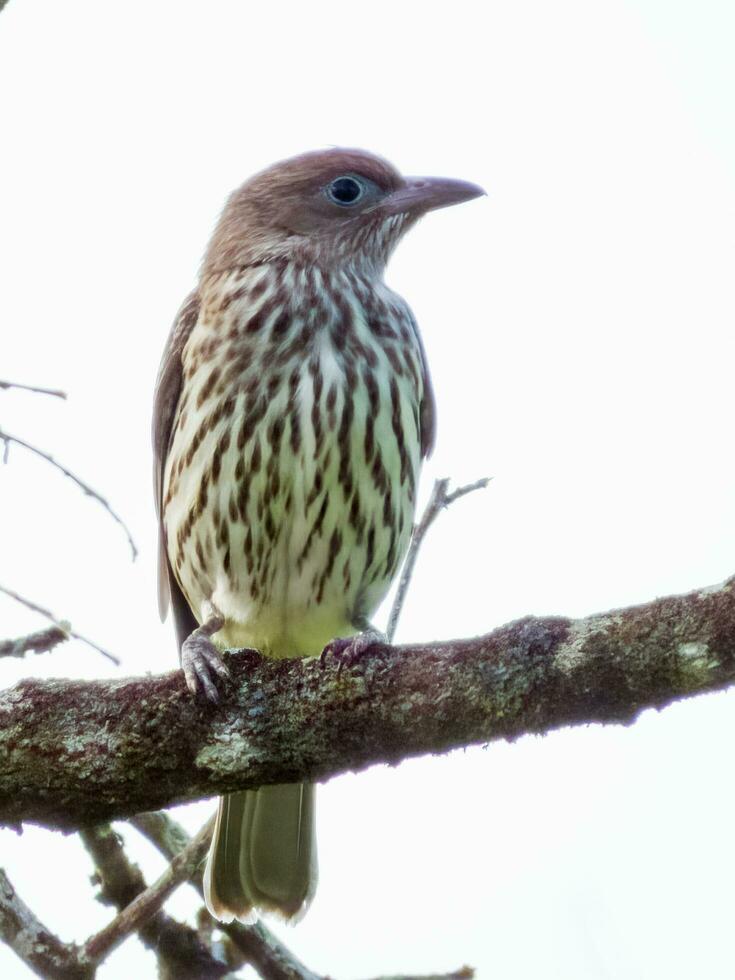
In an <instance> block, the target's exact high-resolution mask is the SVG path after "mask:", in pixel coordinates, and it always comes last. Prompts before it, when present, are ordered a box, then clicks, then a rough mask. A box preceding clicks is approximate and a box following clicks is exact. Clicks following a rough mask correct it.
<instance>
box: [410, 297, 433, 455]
mask: <svg viewBox="0 0 735 980" xmlns="http://www.w3.org/2000/svg"><path fill="white" fill-rule="evenodd" d="M411 326H412V327H413V332H414V336H415V337H416V344H417V346H418V349H419V354H420V359H421V381H422V384H423V391H422V392H421V404H420V405H419V427H420V429H421V431H420V433H419V435H420V438H421V457H422V459H428V457H429V456H431V454H432V452H433V451H434V443H435V442H436V399H435V398H434V386H433V384H432V383H431V375H430V374H429V364H428V361H427V360H426V351H425V350H424V342H423V341H422V339H421V333H420V331H419V328H418V324H417V323H416V320H415V318H414V316H413V314H411Z"/></svg>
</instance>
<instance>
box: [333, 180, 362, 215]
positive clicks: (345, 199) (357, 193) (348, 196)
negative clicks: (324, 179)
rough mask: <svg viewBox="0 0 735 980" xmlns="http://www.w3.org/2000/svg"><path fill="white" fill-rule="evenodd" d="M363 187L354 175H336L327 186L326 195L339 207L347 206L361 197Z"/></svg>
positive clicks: (355, 202)
mask: <svg viewBox="0 0 735 980" xmlns="http://www.w3.org/2000/svg"><path fill="white" fill-rule="evenodd" d="M364 193H365V188H364V186H363V185H362V183H361V182H360V181H359V180H357V179H356V178H355V177H337V179H336V180H333V181H332V183H331V184H330V185H329V186H328V187H327V197H328V198H329V200H330V201H333V202H334V203H335V204H339V205H340V207H343V208H348V207H350V206H351V205H353V204H357V202H358V201H359V200H360V199H361V198H362V196H363V195H364Z"/></svg>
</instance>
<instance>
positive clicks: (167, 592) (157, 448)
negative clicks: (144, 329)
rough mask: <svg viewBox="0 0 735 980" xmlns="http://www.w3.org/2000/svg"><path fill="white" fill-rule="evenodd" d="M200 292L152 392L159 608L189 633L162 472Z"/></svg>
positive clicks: (184, 313)
mask: <svg viewBox="0 0 735 980" xmlns="http://www.w3.org/2000/svg"><path fill="white" fill-rule="evenodd" d="M199 306H200V301H199V294H198V293H197V292H196V291H195V292H193V293H191V294H190V295H189V296H188V297H187V298H186V300H185V302H184V305H183V306H182V307H181V309H180V310H179V312H178V314H177V316H176V319H175V320H174V324H173V326H172V327H171V332H170V333H169V335H168V340H167V341H166V346H165V348H164V351H163V357H162V358H161V366H160V368H159V369H158V378H157V379H156V389H155V393H154V396H153V488H154V492H155V495H156V513H157V515H158V529H159V530H158V611H159V612H160V614H161V619H165V618H166V613H167V612H168V607H169V604H171V606H172V610H173V616H174V622H175V625H176V632H177V634H178V635H179V638H180V641H181V636H182V633H183V636H184V637H186V636H188V634H189V633H190V632H191V630H192V629H193V628H194V627H195V626H196V625H197V624H196V621H195V620H194V617H193V615H192V612H191V610H190V609H189V605H188V603H187V602H186V599H185V598H184V596H183V594H182V592H181V589H180V588H179V584H178V582H177V581H176V578H175V576H174V574H173V569H172V568H171V564H170V562H169V560H168V552H167V550H166V532H165V530H164V526H163V507H162V503H163V474H164V471H165V469H166V457H167V456H168V450H169V445H170V442H171V430H172V428H173V424H174V419H175V418H176V408H177V406H178V404H179V395H180V393H181V380H182V376H183V367H182V362H181V355H182V353H183V350H184V346H185V344H186V341H187V340H188V339H189V334H190V333H191V331H192V329H193V328H194V324H195V323H196V322H197V318H198V317H199Z"/></svg>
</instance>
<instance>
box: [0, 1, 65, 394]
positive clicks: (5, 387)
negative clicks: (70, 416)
mask: <svg viewBox="0 0 735 980" xmlns="http://www.w3.org/2000/svg"><path fill="white" fill-rule="evenodd" d="M0 10H2V7H0ZM11 388H16V389H18V391H31V392H33V394H35V395H53V397H54V398H62V399H66V392H65V391H61V389H60V388H40V387H38V386H37V385H22V384H20V382H18V381H0V390H2V391H9V390H10V389H11Z"/></svg>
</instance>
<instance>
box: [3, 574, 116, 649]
mask: <svg viewBox="0 0 735 980" xmlns="http://www.w3.org/2000/svg"><path fill="white" fill-rule="evenodd" d="M0 592H3V593H4V594H5V595H7V596H10V598H11V599H15V601H16V602H19V603H20V604H21V605H22V606H25V607H26V609H31V610H33V612H37V613H38V614H39V615H40V616H45V617H46V619H49V620H51V622H52V623H53V624H54V626H57V627H58V628H59V629H60V630H62V631H63V632H64V633H65V634H66V635H67V636H73V637H74V639H75V640H80V641H81V642H82V643H86V644H87V646H88V647H92V649H93V650H96V651H97V653H101V654H102V656H103V657H107V659H108V660H111V661H112V662H113V663H114V664H116V665H117V666H118V667H119V666H120V661H119V660H118V658H117V657H115V656H113V654H111V653H109V652H108V651H107V650H105V649H103V648H102V647H100V646H97V644H96V643H93V642H92V640H88V639H87V637H86V636H82V634H81V633H77V632H76V631H75V630H73V629H72V628H71V626H70V624H69V623H68V622H66V620H63V619H57V618H56V616H54V614H53V613H52V612H50V611H49V610H48V609H44V608H43V606H39V605H37V604H36V603H35V602H31V600H30V599H24V598H23V596H22V595H18V593H17V592H13V590H12V589H6V588H5V586H4V585H0Z"/></svg>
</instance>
